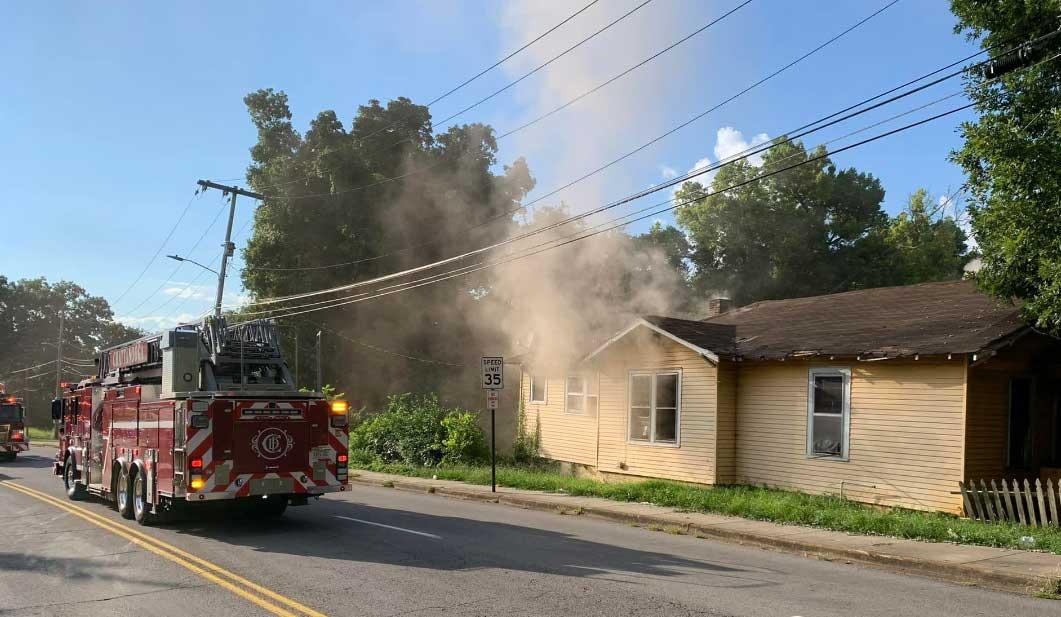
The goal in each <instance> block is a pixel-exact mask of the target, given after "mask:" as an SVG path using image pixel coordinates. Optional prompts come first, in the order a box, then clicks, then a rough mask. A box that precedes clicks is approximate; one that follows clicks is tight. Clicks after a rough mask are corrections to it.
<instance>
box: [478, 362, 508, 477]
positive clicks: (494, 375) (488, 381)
mask: <svg viewBox="0 0 1061 617" xmlns="http://www.w3.org/2000/svg"><path fill="white" fill-rule="evenodd" d="M482 366H483V389H484V390H486V407H487V409H489V410H490V491H491V492H493V493H496V492H497V439H496V433H497V431H496V421H495V416H496V414H497V403H498V400H500V398H501V396H500V395H501V392H500V390H501V389H502V388H504V387H505V359H504V358H501V357H497V356H483V358H482Z"/></svg>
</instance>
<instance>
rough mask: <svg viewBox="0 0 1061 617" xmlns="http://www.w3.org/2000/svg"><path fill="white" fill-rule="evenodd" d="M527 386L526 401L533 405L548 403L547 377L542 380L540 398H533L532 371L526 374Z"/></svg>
mask: <svg viewBox="0 0 1061 617" xmlns="http://www.w3.org/2000/svg"><path fill="white" fill-rule="evenodd" d="M528 381H529V383H528V386H529V387H528V388H527V402H528V403H531V404H535V405H548V404H549V379H548V378H546V379H544V380H542V396H543V397H544V398H542V399H540V400H539V399H535V398H534V382H535V381H536V380H535V378H534V373H529V374H528Z"/></svg>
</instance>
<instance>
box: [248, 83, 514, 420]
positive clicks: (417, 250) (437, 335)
mask: <svg viewBox="0 0 1061 617" xmlns="http://www.w3.org/2000/svg"><path fill="white" fill-rule="evenodd" d="M245 102H246V105H247V108H248V111H249V113H250V117H251V121H252V122H253V124H254V126H255V127H256V129H257V131H258V141H257V143H256V144H255V145H254V147H253V148H252V149H251V156H252V160H253V162H252V165H251V167H250V169H249V170H248V174H247V175H248V180H249V182H250V184H251V185H252V186H253V187H254V188H255V190H257V191H259V192H261V193H264V194H266V195H268V196H269V199H268V200H267V202H266V204H265V206H263V207H261V208H259V209H258V211H257V212H256V214H255V221H254V233H253V236H252V237H251V239H250V240H249V242H248V245H247V248H246V249H245V251H244V258H245V262H246V268H245V269H244V271H243V273H242V277H243V282H244V285H245V286H246V288H247V289H248V290H249V291H250V292H251V293H252V294H253V295H254V296H256V297H271V296H278V295H284V294H289V293H294V292H300V291H305V290H309V289H320V288H325V287H331V286H334V285H337V284H342V283H347V282H351V281H356V280H363V279H366V278H372V277H374V276H377V275H380V274H384V273H389V272H394V271H397V270H401V269H404V268H408V267H412V266H418V265H422V264H424V263H428V262H431V261H434V260H437V259H441V258H445V257H450V256H453V255H456V254H460V253H462V252H464V251H466V250H468V249H471V248H476V247H480V246H483V245H487V244H490V243H492V242H496V241H497V240H499V239H501V238H503V237H504V236H506V235H507V234H508V233H509V231H510V230H511V229H512V228H513V226H514V222H513V220H512V217H511V216H510V215H509V214H507V213H508V212H509V211H511V210H514V209H515V208H516V207H517V206H518V204H519V202H520V201H521V200H522V199H523V197H524V196H525V195H526V193H527V192H528V191H529V190H530V189H531V188H532V187H533V186H534V180H533V178H532V177H531V175H530V171H529V169H528V167H527V164H526V163H525V162H524V161H523V160H522V159H518V160H516V161H514V162H513V163H512V164H511V165H508V166H503V167H502V168H501V170H500V173H495V172H494V169H496V167H497V164H498V161H497V158H496V152H497V143H496V139H495V137H494V131H493V129H492V128H490V127H488V126H485V125H482V124H467V125H463V126H454V127H450V128H448V129H447V130H445V131H444V132H440V133H436V132H435V130H434V127H433V126H432V124H431V115H430V113H429V112H428V109H427V108H426V107H425V106H422V105H416V104H414V103H413V102H412V101H410V100H409V99H406V98H398V99H396V100H393V101H390V102H389V103H387V104H386V105H385V106H384V105H382V104H381V103H380V102H379V101H375V100H372V101H369V102H368V104H366V105H362V106H360V107H358V109H357V112H356V114H355V115H354V117H353V119H352V120H351V121H350V122H349V123H348V124H347V125H344V124H343V122H342V121H341V120H340V119H339V116H338V115H337V114H336V113H335V112H334V111H323V112H321V113H319V114H318V115H317V116H316V118H315V119H313V121H312V122H311V123H310V125H309V128H308V130H307V131H306V132H305V134H304V135H301V134H300V133H299V132H298V131H296V130H295V128H294V125H293V124H292V114H291V111H290V108H289V105H288V99H287V95H286V94H284V93H283V92H277V91H273V90H271V89H267V90H259V91H257V92H254V93H251V94H250V95H248V96H247V97H246V99H245ZM396 178H400V179H398V180H395V179H396ZM469 228H471V229H470V230H469ZM335 264H346V265H342V266H339V267H335ZM292 268H295V269H294V270H293V269H292ZM488 277H489V273H488V272H484V273H478V274H475V275H470V276H468V277H462V278H460V279H454V280H453V281H451V282H447V283H444V284H439V285H430V286H424V287H419V288H416V289H413V290H410V291H408V292H404V293H402V294H397V295H393V296H388V297H387V298H386V299H379V300H375V301H371V302H365V303H359V304H355V305H351V306H350V307H348V308H345V309H337V310H330V311H327V312H322V313H316V314H312V315H309V316H308V317H307V318H303V319H294V320H290V321H288V322H287V323H289V324H291V325H293V326H295V327H296V328H298V330H299V333H300V336H301V340H302V341H308V340H313V337H314V336H315V334H316V331H317V329H318V324H320V323H324V324H327V328H328V329H329V330H334V331H336V332H339V333H341V335H340V336H331V335H328V334H326V335H325V337H324V344H325V346H326V347H325V354H324V357H325V358H327V359H328V361H327V362H326V363H325V366H324V371H323V372H324V380H325V381H327V382H335V383H339V384H342V385H343V386H344V388H346V389H347V391H350V392H352V393H353V394H352V396H355V397H356V398H358V399H361V400H365V401H366V402H377V401H381V400H382V399H383V397H384V396H385V395H386V394H388V393H391V392H395V391H413V392H440V393H441V394H442V395H443V396H452V395H454V393H455V390H463V389H467V388H470V387H474V384H475V383H476V382H475V379H474V376H470V375H462V374H460V373H459V372H458V371H455V368H454V367H452V366H448V365H444V364H433V363H431V362H421V361H418V360H416V359H413V358H410V357H409V356H414V357H417V358H427V359H432V358H437V359H443V360H450V361H457V362H458V363H459V362H461V361H468V360H473V359H474V357H475V356H478V355H479V352H480V351H481V350H482V349H503V348H504V343H503V342H502V341H503V337H502V336H501V333H500V332H499V331H498V330H497V329H496V328H491V327H490V325H489V324H490V322H489V320H486V319H483V318H482V317H481V315H482V312H483V307H484V305H485V304H488V303H489V300H484V299H483V297H482V296H481V295H480V294H477V293H475V292H476V290H478V289H480V288H482V287H483V286H485V285H488V281H489V279H488ZM252 310H253V309H252ZM248 313H249V311H248ZM284 335H285V336H286V337H293V336H294V332H293V329H286V330H285V332H284ZM350 339H354V340H357V341H362V342H365V343H369V344H368V345H361V344H356V343H352V342H351V341H350ZM373 347H377V348H384V349H389V350H394V351H398V352H399V353H391V354H389V353H385V352H381V351H379V349H373ZM286 348H287V349H292V348H293V345H287V346H286ZM301 350H302V351H303V353H306V354H307V355H306V357H304V358H302V359H301V365H302V366H312V364H313V359H312V354H313V349H312V346H310V345H302V346H301ZM465 363H469V362H465Z"/></svg>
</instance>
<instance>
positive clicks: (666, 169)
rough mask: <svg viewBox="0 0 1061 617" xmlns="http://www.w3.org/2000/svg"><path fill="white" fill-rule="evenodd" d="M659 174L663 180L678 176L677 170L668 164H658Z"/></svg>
mask: <svg viewBox="0 0 1061 617" xmlns="http://www.w3.org/2000/svg"><path fill="white" fill-rule="evenodd" d="M659 174H660V175H661V176H663V179H664V180H670V179H671V178H675V177H677V176H678V170H677V169H675V168H673V167H671V166H670V165H664V164H660V166H659Z"/></svg>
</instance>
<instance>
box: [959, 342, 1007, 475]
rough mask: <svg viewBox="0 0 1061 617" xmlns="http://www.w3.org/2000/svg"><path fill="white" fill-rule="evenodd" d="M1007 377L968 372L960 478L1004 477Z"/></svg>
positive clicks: (991, 372) (979, 370) (980, 370)
mask: <svg viewBox="0 0 1061 617" xmlns="http://www.w3.org/2000/svg"><path fill="white" fill-rule="evenodd" d="M989 364H990V363H989ZM1011 376H1012V373H1011V372H1009V371H997V370H989V369H986V368H971V369H969V409H968V412H967V414H966V428H965V440H966V441H965V474H964V475H965V478H964V479H970V478H976V479H988V480H990V479H995V478H1002V477H1003V476H1005V475H1006V448H1007V445H1006V439H1007V438H1008V435H1009V380H1010V377H1011Z"/></svg>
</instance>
